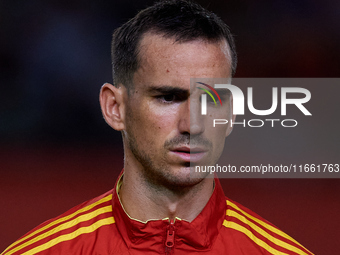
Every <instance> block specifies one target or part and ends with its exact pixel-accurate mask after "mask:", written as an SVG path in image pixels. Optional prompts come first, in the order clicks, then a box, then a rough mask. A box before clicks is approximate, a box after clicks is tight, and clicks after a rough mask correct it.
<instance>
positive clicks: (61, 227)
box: [6, 206, 114, 255]
mask: <svg viewBox="0 0 340 255" xmlns="http://www.w3.org/2000/svg"><path fill="white" fill-rule="evenodd" d="M107 212H112V206H106V207H103V208H99V209H97V210H95V211H93V212H91V213H88V214H83V215H81V216H79V217H77V218H75V219H73V220H71V221H67V222H65V223H64V224H61V225H59V226H58V227H56V228H53V229H51V230H49V231H48V232H45V233H43V234H41V235H39V236H36V237H35V238H33V239H31V240H29V241H27V242H26V243H23V244H21V245H19V246H17V247H15V248H14V249H12V250H10V251H9V252H8V253H7V254H6V255H11V254H13V253H14V252H16V251H19V250H21V249H23V248H25V247H27V246H29V245H31V244H34V243H35V242H38V241H40V240H42V239H44V238H46V237H49V236H51V235H53V234H55V233H58V232H60V231H63V230H65V229H69V228H72V227H74V226H75V225H77V224H78V223H80V222H85V221H88V220H90V219H93V218H95V217H96V216H98V215H100V214H103V213H107ZM110 217H112V216H110ZM112 218H113V217H112ZM113 223H114V218H113Z"/></svg>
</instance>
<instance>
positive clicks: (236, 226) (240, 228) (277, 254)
mask: <svg viewBox="0 0 340 255" xmlns="http://www.w3.org/2000/svg"><path fill="white" fill-rule="evenodd" d="M223 226H225V227H226V228H232V229H235V230H237V231H240V232H242V233H244V234H245V235H246V236H248V237H249V238H250V239H251V240H253V241H254V242H255V243H256V244H257V245H259V246H261V247H262V248H264V249H266V250H267V251H268V252H269V253H271V254H275V255H289V254H288V253H283V252H281V251H278V250H276V249H274V248H273V247H271V246H269V245H268V244H267V243H265V242H264V241H262V240H261V239H259V238H257V237H256V236H254V234H253V233H252V232H250V231H249V229H246V228H245V227H243V226H241V225H239V224H237V223H235V222H231V221H227V220H224V222H223Z"/></svg>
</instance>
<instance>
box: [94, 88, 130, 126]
mask: <svg viewBox="0 0 340 255" xmlns="http://www.w3.org/2000/svg"><path fill="white" fill-rule="evenodd" d="M125 95H126V88H125V87H124V86H119V87H115V86H113V85H112V84H109V83H105V84H104V85H103V86H102V88H101V90H100V95H99V101H100V107H101V109H102V113H103V117H104V119H105V121H106V123H107V124H109V126H110V127H112V128H113V129H115V130H117V131H121V130H124V129H125V122H124V120H125V101H124V97H125Z"/></svg>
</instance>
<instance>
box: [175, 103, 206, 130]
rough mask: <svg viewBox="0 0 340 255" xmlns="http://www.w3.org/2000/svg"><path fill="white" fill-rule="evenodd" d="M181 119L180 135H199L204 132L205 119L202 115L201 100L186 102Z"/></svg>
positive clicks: (182, 108)
mask: <svg viewBox="0 0 340 255" xmlns="http://www.w3.org/2000/svg"><path fill="white" fill-rule="evenodd" d="M179 118H180V120H179V131H180V133H182V134H183V133H189V134H190V135H198V134H201V133H203V132H204V129H205V128H204V118H203V117H202V115H201V107H200V102H199V100H191V99H190V98H189V99H188V100H186V102H184V103H183V105H182V107H181V111H180V116H179Z"/></svg>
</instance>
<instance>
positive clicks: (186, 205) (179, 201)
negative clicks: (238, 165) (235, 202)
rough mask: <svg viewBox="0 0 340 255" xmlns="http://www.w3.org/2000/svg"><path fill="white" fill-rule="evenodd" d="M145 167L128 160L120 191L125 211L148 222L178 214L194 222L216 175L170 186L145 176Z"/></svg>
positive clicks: (210, 192) (170, 217) (179, 216)
mask: <svg viewBox="0 0 340 255" xmlns="http://www.w3.org/2000/svg"><path fill="white" fill-rule="evenodd" d="M126 159H127V158H126ZM126 159H125V160H126ZM126 162H127V161H126ZM143 171H145V170H142V171H141V170H140V169H139V167H136V165H134V164H133V165H131V164H127V163H126V164H125V167H124V177H123V180H122V186H121V189H120V192H119V196H120V199H121V202H122V205H123V207H124V209H125V211H126V212H127V213H128V215H129V216H130V217H131V218H134V219H136V220H140V221H143V222H146V221H148V220H150V219H164V218H169V219H174V218H175V217H178V218H180V219H184V220H186V221H189V222H191V221H192V220H194V219H195V218H196V217H197V215H198V214H199V213H200V212H201V211H202V210H203V208H204V206H205V205H206V204H207V203H208V201H209V198H210V196H211V194H212V192H213V185H214V180H213V179H212V178H204V179H202V180H201V181H200V182H198V183H197V184H194V185H190V186H184V187H179V186H176V187H169V186H163V185H157V184H155V183H150V182H149V181H148V180H147V178H144V176H143Z"/></svg>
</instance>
